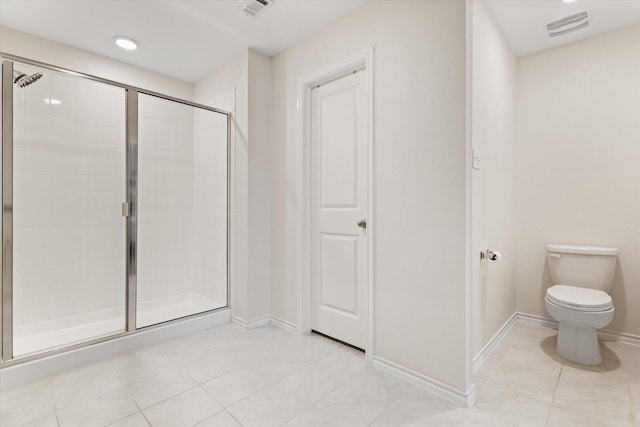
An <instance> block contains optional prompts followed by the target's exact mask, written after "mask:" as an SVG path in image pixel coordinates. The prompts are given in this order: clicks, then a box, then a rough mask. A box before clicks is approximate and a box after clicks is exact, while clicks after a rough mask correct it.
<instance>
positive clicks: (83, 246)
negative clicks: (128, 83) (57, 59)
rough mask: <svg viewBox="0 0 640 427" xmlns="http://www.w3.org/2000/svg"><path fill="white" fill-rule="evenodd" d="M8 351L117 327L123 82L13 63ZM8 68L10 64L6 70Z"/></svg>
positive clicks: (27, 350) (31, 349)
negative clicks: (22, 77)
mask: <svg viewBox="0 0 640 427" xmlns="http://www.w3.org/2000/svg"><path fill="white" fill-rule="evenodd" d="M14 70H20V71H21V72H23V73H25V74H26V75H27V76H31V75H33V74H35V73H42V76H41V77H40V78H39V79H38V80H36V81H34V82H32V83H31V84H29V85H26V86H24V87H20V83H21V82H20V81H18V82H17V84H15V85H13V126H14V132H13V206H14V209H13V355H14V357H18V356H24V355H27V354H31V353H38V352H41V351H44V350H47V349H53V348H57V347H62V346H67V345H71V344H74V343H79V342H83V341H87V340H90V339H94V338H98V337H102V336H106V335H111V334H114V333H118V332H121V331H124V330H125V262H124V259H125V220H124V218H123V217H122V214H121V203H122V202H123V201H124V200H125V147H126V146H125V90H124V89H122V88H119V87H115V86H111V85H107V84H103V83H99V82H96V81H92V80H87V79H83V78H80V77H76V76H72V75H70V74H64V73H61V72H56V71H53V70H49V69H39V68H38V67H34V66H30V65H27V64H21V63H19V62H15V63H14ZM15 76H16V74H15V73H14V77H15Z"/></svg>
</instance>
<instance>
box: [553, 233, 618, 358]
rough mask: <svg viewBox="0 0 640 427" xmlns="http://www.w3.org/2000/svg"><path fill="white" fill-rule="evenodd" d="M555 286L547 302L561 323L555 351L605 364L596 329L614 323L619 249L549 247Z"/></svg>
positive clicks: (563, 355)
mask: <svg viewBox="0 0 640 427" xmlns="http://www.w3.org/2000/svg"><path fill="white" fill-rule="evenodd" d="M547 251H548V255H547V256H548V261H549V271H550V272H551V279H552V281H553V283H554V284H553V285H552V286H551V287H550V288H549V289H547V293H546V296H545V299H544V304H545V308H546V309H547V312H548V313H549V315H550V316H551V317H552V318H554V319H555V320H557V321H558V323H559V328H558V345H557V347H556V352H557V353H558V354H559V355H560V356H562V357H564V358H565V359H567V360H570V361H572V362H575V363H579V364H583V365H598V364H600V363H601V362H602V358H601V356H600V348H599V346H598V337H597V330H598V329H599V328H603V327H605V326H606V325H608V324H609V323H610V322H611V321H612V320H613V315H614V307H613V302H612V300H611V297H610V296H609V294H608V293H607V292H608V291H609V289H610V287H611V282H612V280H613V273H614V271H615V262H616V261H615V260H616V255H617V253H618V250H617V249H616V248H607V247H601V246H576V245H547Z"/></svg>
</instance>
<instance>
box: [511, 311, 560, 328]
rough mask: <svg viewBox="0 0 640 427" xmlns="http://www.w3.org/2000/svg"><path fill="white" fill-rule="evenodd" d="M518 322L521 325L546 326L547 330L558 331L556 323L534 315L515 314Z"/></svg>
mask: <svg viewBox="0 0 640 427" xmlns="http://www.w3.org/2000/svg"><path fill="white" fill-rule="evenodd" d="M516 315H517V317H518V321H519V322H522V323H528V324H530V325H537V326H546V327H548V328H553V329H558V322H556V321H555V320H553V319H550V318H548V317H544V316H538V315H535V314H527V313H521V312H517V313H516Z"/></svg>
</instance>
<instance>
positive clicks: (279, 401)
mask: <svg viewBox="0 0 640 427" xmlns="http://www.w3.org/2000/svg"><path fill="white" fill-rule="evenodd" d="M303 409H304V405H303V404H302V403H300V402H298V401H297V400H294V399H292V398H290V397H289V396H287V395H286V394H284V393H283V392H281V391H279V390H275V389H264V390H261V391H259V392H257V393H255V394H253V395H251V396H249V397H247V398H246V399H244V400H241V401H240V402H238V403H236V404H235V405H233V406H231V407H230V408H228V409H227V410H228V411H229V413H231V415H233V416H234V417H235V418H236V419H237V420H238V421H240V423H241V424H242V425H243V426H245V427H276V426H280V425H281V424H282V423H284V422H285V421H287V420H289V419H290V418H292V417H294V416H295V415H296V414H298V413H299V412H301V411H302V410H303Z"/></svg>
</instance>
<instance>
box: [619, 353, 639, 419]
mask: <svg viewBox="0 0 640 427" xmlns="http://www.w3.org/2000/svg"><path fill="white" fill-rule="evenodd" d="M628 352H629V347H628V346H626V345H623V346H622V354H623V357H624V365H625V368H626V371H627V392H628V395H629V414H630V415H631V417H630V418H631V425H635V421H640V420H635V414H634V411H633V407H634V403H633V395H632V394H631V372H630V368H629V367H630V366H631V364H630V363H629V357H628Z"/></svg>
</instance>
